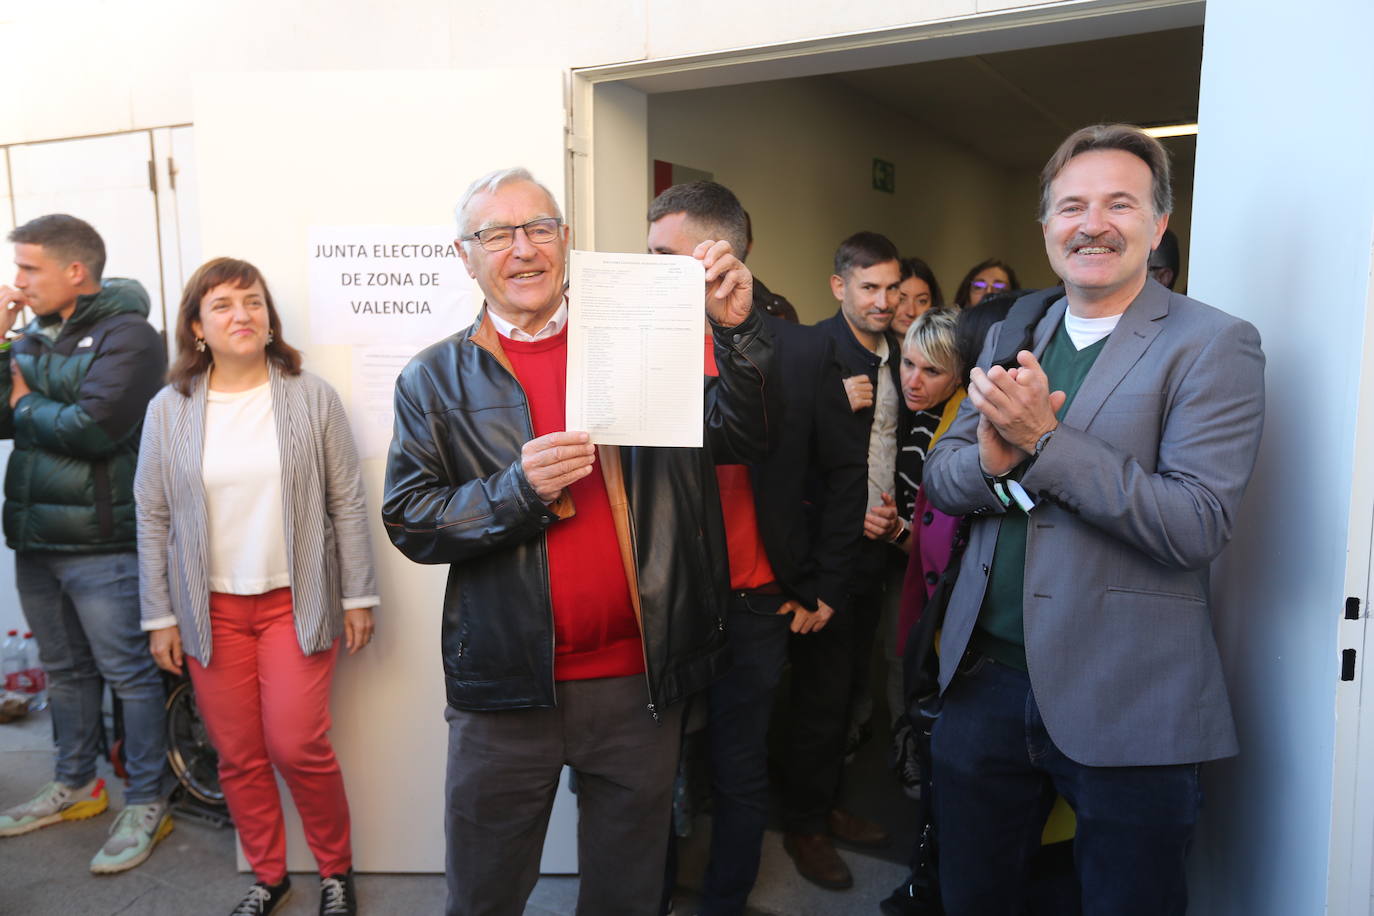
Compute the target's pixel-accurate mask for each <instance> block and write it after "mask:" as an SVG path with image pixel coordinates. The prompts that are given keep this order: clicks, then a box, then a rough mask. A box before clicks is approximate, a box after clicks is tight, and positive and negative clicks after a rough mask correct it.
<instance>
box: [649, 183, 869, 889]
mask: <svg viewBox="0 0 1374 916" xmlns="http://www.w3.org/2000/svg"><path fill="white" fill-rule="evenodd" d="M747 231H748V230H747V223H746V217H745V213H744V208H743V207H741V206H740V202H739V200H738V199H737V198H736V197H735V195H734V194H733V193H732V192H731V191H730V190H729V189H728V188H726V187H724V186H722V185H720V184H717V183H716V182H713V181H694V182H689V183H685V184H679V185H674V186H673V187H671V188H668V189H667V190H665V191H664V192H663V193H662V194H660V195H659V196H658V197H656V198H655V199H654V201H653V203H652V204H650V206H649V239H648V245H649V251H650V252H652V253H654V254H686V253H689V252H691V251H692V250H693V249H694V248H695V247H696V246H697V245H698V244H700V242H701V241H702V240H703V239H717V238H723V239H726V240H728V241H730V242H731V243H732V245H736V246H738V245H741V244H743V243H744V239H745V238H746V232H747ZM760 285H761V284H760V283H759V281H758V278H757V277H755V278H754V310H755V311H756V312H757V311H763V310H764V309H765V308H766V301H761V299H760V292H759V287H760ZM777 298H781V297H777ZM784 301H785V300H784ZM763 321H764V324H765V325H766V326H767V327H768V328H769V330H770V331H772V333H773V339H774V347H775V354H774V364H775V365H776V367H777V379H778V382H779V387H780V388H781V389H782V391H781V402H782V409H783V413H782V416H783V423H782V427H783V429H782V433H781V436H780V438H779V441H778V446H777V448H776V449H775V450H774V452H773V454H772V455H770V456H769V457H768V459H767V460H766V461H763V462H759V463H756V464H753V465H750V466H748V467H744V466H736V467H724V468H721V469H719V471H718V477H719V480H720V489H721V496H722V507H723V510H724V513H725V526H726V533H727V536H728V537H729V541H730V600H729V605H728V612H727V618H726V629H727V631H728V633H729V636H730V648H731V650H732V652H733V655H734V665H733V667H731V669H730V671H729V673H728V674H726V676H725V677H723V678H721V679H720V680H718V681H716V683H714V684H712V685H711V688H710V690H708V691H707V730H708V742H707V743H708V746H709V748H710V762H711V788H712V798H713V808H712V825H711V854H710V860H709V862H708V863H707V866H706V874H705V876H704V877H703V879H702V888H701V904H700V912H701V914H702V916H739V914H742V913H744V910H745V904H746V901H747V900H748V898H749V892H750V890H752V889H753V886H754V882H755V880H756V879H757V877H758V870H759V862H760V854H761V851H762V844H763V834H764V828H765V827H766V826H767V824H768V807H769V792H768V788H769V785H768V759H767V758H768V749H767V738H768V726H769V721H770V719H771V718H772V712H773V693H774V691H775V689H776V688H777V686H778V682H779V680H780V678H781V676H782V670H783V665H784V664H785V663H786V661H787V659H788V654H789V645H791V646H793V647H794V648H793V649H792V651H793V652H796V653H799V654H800V653H804V652H805V651H807V650H808V649H809V646H807V644H808V643H811V642H815V641H816V640H817V639H818V638H820V637H819V636H818V635H817V634H819V633H820V632H821V631H822V630H824V629H825V628H826V626H827V625H828V624H829V622H830V620H831V617H832V616H840V617H841V618H842V617H843V615H844V614H845V613H847V610H848V609H847V607H846V605H845V600H846V598H847V593H848V588H849V577H850V575H851V574H852V571H853V566H854V559H855V556H856V554H857V553H858V548H859V539H860V531H859V528H858V526H856V525H855V524H854V521H855V519H856V518H859V517H860V516H861V515H862V513H863V510H864V508H865V501H866V498H867V495H868V491H867V487H866V483H865V482H866V480H867V467H868V465H867V456H868V451H867V445H868V440H867V432H868V430H867V427H866V425H864V424H863V422H862V420H861V419H860V418H859V417H858V415H857V414H855V413H853V412H852V411H851V410H850V406H849V401H848V399H847V398H846V397H845V393H844V385H843V382H842V379H843V377H844V373H843V372H842V371H841V367H840V364H839V362H838V361H837V360H836V358H835V347H834V344H833V343H832V342H831V340H830V338H829V337H828V336H827V335H825V334H824V333H823V332H821V331H818V330H816V329H815V328H811V327H805V326H803V325H800V324H794V323H792V322H789V321H786V320H784V319H782V318H777V317H774V316H773V315H772V314H771V313H770V314H768V315H766V316H764V318H763ZM794 664H795V663H794ZM792 688H793V696H794V698H796V699H795V700H794V703H796V704H797V705H798V706H799V710H800V712H801V715H802V716H803V717H805V716H806V713H807V711H808V707H809V704H808V702H807V691H808V685H806V684H802V683H798V682H794V683H793V685H792ZM841 703H843V698H841ZM796 727H798V728H803V727H805V725H804V724H796ZM812 762H813V761H810V760H808V761H805V764H806V765H810V764H811V763H812Z"/></svg>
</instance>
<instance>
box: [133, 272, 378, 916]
mask: <svg viewBox="0 0 1374 916" xmlns="http://www.w3.org/2000/svg"><path fill="white" fill-rule="evenodd" d="M176 339H177V350H178V355H177V359H176V362H175V363H174V364H173V366H172V369H171V371H170V372H169V373H168V378H169V381H170V383H171V384H169V385H168V386H167V387H166V388H164V389H163V390H162V391H161V392H160V393H159V394H158V395H157V396H156V397H155V398H153V401H152V403H151V404H150V405H149V407H148V414H147V417H146V419H145V420H144V426H143V443H142V446H141V449H140V451H139V458H138V471H137V474H136V475H135V479H134V497H135V500H136V501H137V517H138V559H139V579H140V591H141V598H142V604H143V629H145V630H147V631H149V634H150V635H149V642H150V648H151V651H152V653H153V657H154V658H155V659H156V660H157V663H158V665H159V666H160V667H162V668H164V669H166V670H167V671H170V672H172V673H173V674H180V673H181V672H182V667H183V664H184V665H185V667H186V668H187V669H189V671H190V675H191V681H192V683H193V684H194V685H195V691H196V704H197V706H198V707H199V710H200V715H201V719H202V721H203V722H204V723H205V728H206V730H207V731H208V732H209V735H210V740H211V742H212V743H213V744H214V745H215V748H216V750H218V752H219V774H220V784H221V785H222V786H223V788H224V795H225V800H226V801H227V802H228V804H229V813H230V814H231V815H232V816H233V818H234V826H235V827H237V828H238V831H239V842H240V844H241V845H242V847H243V853H244V856H245V858H247V859H248V863H249V865H250V866H251V867H252V869H253V873H254V875H255V876H256V877H257V883H256V884H254V885H253V886H252V887H251V888H250V889H249V891H248V894H247V895H246V896H245V897H244V898H243V900H242V901H240V902H239V904H238V906H237V907H235V908H234V910H233V916H265V914H268V913H272V912H274V911H276V910H277V909H278V908H279V907H280V906H281V905H282V902H283V901H284V900H285V899H286V898H287V896H288V895H289V894H290V891H291V880H290V879H289V878H288V877H287V874H286V837H285V826H284V823H283V819H282V809H281V801H280V798H279V797H278V794H277V779H276V775H275V773H274V769H275V771H276V772H279V773H281V775H282V777H283V779H284V780H285V781H286V784H287V786H288V787H289V788H290V790H291V796H292V798H293V799H294V800H295V802H296V809H297V810H298V811H299V812H300V815H301V823H302V824H303V826H304V827H305V837H306V842H307V843H308V844H309V845H310V851H311V852H312V853H314V855H315V861H316V863H317V864H318V866H319V872H320V876H321V877H320V910H319V911H320V913H321V914H353V913H356V912H357V902H356V897H355V893H354V888H353V868H352V865H353V853H352V847H351V842H350V823H349V815H348V800H347V798H346V797H345V795H344V782H343V775H342V774H341V773H340V771H339V763H338V761H337V760H336V759H335V756H334V749H333V747H332V745H331V744H330V742H329V736H328V732H329V687H330V682H331V680H332V678H333V674H334V661H335V658H336V657H337V654H338V653H337V652H336V651H335V650H336V648H337V646H338V642H339V639H340V637H342V639H343V643H344V645H345V646H346V647H347V648H348V651H349V653H350V654H352V653H353V652H356V651H357V650H359V649H361V648H362V647H363V646H365V645H367V644H368V642H369V641H371V639H372V628H373V622H372V613H373V609H374V608H375V607H376V605H377V604H378V601H379V599H378V598H377V586H376V576H375V574H374V571H373V565H372V550H371V546H370V544H369V542H368V531H367V524H368V523H367V509H366V506H365V505H364V501H363V485H362V478H361V475H360V473H359V465H358V455H357V452H356V450H355V448H354V445H353V436H352V432H351V431H350V429H349V426H348V420H347V418H346V417H345V416H344V411H343V406H342V404H341V403H340V402H339V396H338V395H337V394H336V393H335V392H334V389H333V388H331V387H329V385H328V384H326V383H325V382H324V381H323V380H322V379H320V378H318V377H316V376H314V375H311V374H310V373H308V372H302V371H301V355H300V353H299V352H298V351H297V350H295V349H294V348H293V347H291V346H290V345H289V344H287V343H286V341H284V340H283V339H282V332H281V318H280V317H279V316H278V314H277V311H276V308H275V307H274V305H273V304H272V295H271V293H269V292H268V290H267V284H266V283H265V282H264V281H263V278H262V275H261V274H260V273H259V272H258V270H257V268H255V267H254V266H253V265H251V264H249V263H248V262H246V261H237V260H233V259H231V258H217V259H215V260H213V261H210V262H209V263H207V264H204V265H202V266H201V267H200V268H199V269H198V270H197V271H196V272H195V273H194V274H193V275H192V276H191V279H190V280H189V281H188V282H187V284H186V291H185V293H184V295H183V296H182V299H181V309H180V312H179V314H178V315H177V322H176Z"/></svg>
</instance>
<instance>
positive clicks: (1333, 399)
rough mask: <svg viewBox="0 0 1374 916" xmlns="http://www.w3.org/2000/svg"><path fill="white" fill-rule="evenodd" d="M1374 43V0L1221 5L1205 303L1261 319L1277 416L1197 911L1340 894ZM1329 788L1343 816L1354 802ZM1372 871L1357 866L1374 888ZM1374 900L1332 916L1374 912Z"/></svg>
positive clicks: (1247, 908)
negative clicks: (1337, 771)
mask: <svg viewBox="0 0 1374 916" xmlns="http://www.w3.org/2000/svg"><path fill="white" fill-rule="evenodd" d="M1371 34H1374V6H1371V5H1370V4H1369V3H1368V2H1367V0H1314V2H1312V3H1309V4H1307V5H1306V6H1305V7H1304V8H1303V12H1302V15H1257V14H1256V8H1255V5H1254V4H1252V3H1246V2H1243V0H1211V2H1209V3H1208V6H1207V23H1206V39H1205V41H1206V44H1205V53H1204V56H1203V66H1202V99H1201V114H1200V124H1201V130H1202V132H1201V135H1200V137H1199V142H1198V164H1197V172H1196V176H1197V192H1196V198H1195V201H1194V215H1193V225H1192V229H1193V232H1192V247H1193V252H1192V256H1193V259H1192V278H1191V291H1192V293H1193V295H1195V296H1197V297H1198V298H1200V299H1203V300H1204V301H1208V302H1211V303H1213V304H1215V305H1218V306H1220V307H1222V308H1225V309H1227V310H1229V311H1231V312H1234V313H1236V314H1238V315H1241V316H1243V317H1245V318H1248V319H1249V320H1251V321H1253V322H1254V323H1255V324H1256V325H1257V326H1258V327H1259V329H1260V333H1261V334H1262V336H1263V339H1264V349H1265V353H1266V355H1267V357H1268V368H1267V371H1266V388H1267V394H1268V413H1267V418H1266V425H1265V434H1264V442H1263V444H1262V446H1261V450H1260V456H1259V467H1258V470H1257V471H1256V474H1255V477H1254V479H1253V481H1252V482H1251V484H1250V489H1249V492H1248V494H1247V498H1246V501H1245V505H1244V506H1243V508H1242V510H1241V515H1240V524H1239V527H1238V529H1237V534H1236V539H1235V541H1234V543H1233V544H1232V546H1231V548H1230V549H1229V551H1228V553H1227V555H1226V556H1225V557H1224V562H1223V563H1222V564H1221V565H1220V567H1219V568H1218V570H1217V574H1216V575H1215V577H1214V590H1215V592H1216V593H1217V595H1218V596H1219V597H1220V604H1219V607H1218V610H1217V629H1218V631H1219V632H1218V635H1219V637H1220V642H1221V648H1222V654H1223V659H1224V661H1225V664H1226V668H1227V676H1228V683H1229V685H1230V688H1231V695H1232V698H1233V700H1234V703H1235V707H1236V713H1237V718H1238V725H1239V730H1240V740H1241V756H1240V757H1238V758H1236V759H1235V760H1232V761H1226V762H1224V763H1220V764H1216V765H1213V766H1211V767H1209V768H1207V770H1206V771H1205V772H1206V776H1207V778H1206V780H1205V785H1206V790H1207V793H1208V801H1207V805H1206V810H1205V814H1204V822H1203V830H1202V832H1201V834H1200V836H1199V842H1198V848H1197V855H1196V856H1195V861H1194V865H1195V866H1196V867H1195V875H1196V878H1197V880H1196V882H1195V886H1196V891H1197V898H1198V903H1197V906H1196V907H1195V911H1196V912H1199V913H1207V914H1237V916H1241V914H1243V916H1256V914H1272V916H1293V914H1319V913H1322V912H1324V906H1325V905H1326V904H1327V903H1328V901H1327V898H1326V886H1327V865H1328V845H1327V837H1328V831H1329V825H1330V823H1331V818H1332V804H1333V779H1332V774H1333V747H1334V746H1336V745H1338V744H1339V742H1340V740H1341V737H1340V733H1344V734H1346V735H1349V734H1351V733H1352V730H1353V727H1354V724H1355V723H1354V722H1353V721H1345V722H1342V723H1341V729H1340V733H1338V732H1337V729H1336V710H1337V704H1338V702H1341V703H1342V704H1343V705H1344V706H1345V708H1347V709H1351V708H1352V707H1353V705H1354V704H1351V703H1349V702H1347V700H1348V699H1349V698H1357V697H1358V694H1357V693H1353V692H1355V691H1358V690H1359V689H1360V683H1361V682H1360V681H1358V680H1357V681H1356V682H1355V683H1353V684H1344V685H1342V684H1340V682H1339V681H1338V680H1337V677H1338V669H1339V648H1341V647H1342V646H1343V645H1346V644H1348V643H1345V642H1344V641H1342V642H1341V643H1340V644H1338V639H1337V636H1338V625H1340V624H1339V621H1340V614H1341V606H1342V602H1343V599H1344V597H1345V595H1346V594H1360V593H1359V592H1347V591H1345V590H1344V588H1343V583H1344V582H1345V581H1346V579H1347V572H1348V570H1347V564H1349V576H1350V579H1351V580H1352V581H1362V580H1363V578H1364V576H1365V573H1366V572H1367V567H1368V563H1369V555H1368V551H1367V548H1366V549H1365V550H1364V551H1363V552H1362V553H1361V552H1358V551H1357V552H1353V553H1352V554H1351V555H1350V556H1349V557H1347V542H1348V537H1351V536H1354V539H1355V544H1357V545H1358V544H1359V543H1361V542H1363V543H1365V544H1366V545H1367V543H1368V528H1369V525H1370V508H1371V503H1370V498H1371V495H1370V488H1369V485H1368V484H1367V483H1365V481H1366V480H1367V479H1368V478H1369V476H1370V474H1369V472H1370V463H1369V460H1368V458H1369V455H1368V452H1367V451H1359V452H1357V450H1356V441H1357V435H1361V427H1364V428H1365V429H1368V427H1369V421H1370V416H1369V415H1370V405H1369V402H1368V397H1367V395H1368V393H1369V390H1370V380H1369V372H1370V356H1371V347H1370V345H1369V342H1368V331H1367V328H1366V303H1367V301H1368V296H1369V277H1370V250H1371V214H1374V170H1371V168H1370V165H1369V156H1370V152H1369V151H1370V149H1371V148H1374V119H1371V118H1370V117H1369V116H1368V114H1369V111H1370V104H1371V101H1370V100H1371V99H1372V98H1374V57H1371V55H1370V54H1369V49H1368V37H1369V36H1370V35H1371ZM1261 49H1266V50H1264V51H1261ZM1271 52H1274V53H1281V54H1282V55H1283V56H1284V60H1285V63H1284V65H1283V66H1275V65H1274V58H1273V55H1272V53H1271ZM1362 392H1363V393H1364V394H1365V395H1366V396H1365V397H1364V398H1361V397H1360V395H1361V393H1362ZM1363 435H1364V438H1365V439H1366V440H1367V438H1368V434H1367V433H1364V434H1363ZM1352 488H1353V489H1354V491H1355V493H1356V494H1358V495H1359V497H1360V498H1354V499H1353V498H1352ZM1361 597H1363V598H1366V599H1367V597H1368V595H1367V591H1366V592H1365V593H1364V594H1362V595H1361ZM1366 606H1367V601H1366ZM1358 626H1359V627H1362V626H1363V622H1361V623H1359V624H1358ZM1368 670H1370V669H1369V668H1368V666H1366V671H1368ZM1364 767H1365V769H1368V761H1364ZM1335 797H1336V798H1337V799H1338V800H1337V807H1338V808H1342V809H1347V810H1345V811H1343V812H1342V813H1345V814H1348V808H1349V806H1350V803H1351V799H1350V795H1349V793H1348V792H1338V793H1337V794H1336V796H1335ZM1370 830H1371V827H1370V822H1369V821H1368V820H1363V821H1362V822H1360V821H1357V822H1356V823H1354V824H1352V825H1350V831H1353V832H1350V831H1348V832H1347V833H1346V834H1345V835H1344V836H1340V835H1337V834H1333V835H1332V840H1331V842H1332V845H1333V847H1335V848H1338V849H1341V848H1344V849H1348V846H1349V844H1350V843H1351V842H1352V839H1355V838H1358V839H1359V841H1360V843H1359V845H1360V846H1362V847H1363V848H1365V849H1366V850H1367V849H1368V835H1369V833H1370ZM1334 864H1335V863H1334V862H1333V865H1334ZM1369 865H1370V862H1369V859H1368V858H1367V857H1366V858H1364V860H1363V861H1362V862H1361V861H1354V862H1353V863H1351V866H1352V867H1353V868H1354V869H1356V870H1358V871H1359V872H1361V873H1363V874H1364V876H1365V877H1364V881H1365V885H1366V887H1367V884H1368V871H1369ZM1367 893H1368V892H1367V890H1366V892H1365V897H1364V899H1363V900H1358V899H1357V900H1354V901H1352V902H1351V905H1350V906H1349V908H1346V907H1345V906H1343V905H1338V904H1339V903H1340V901H1337V900H1335V899H1333V900H1332V901H1330V903H1331V904H1332V909H1331V910H1329V912H1332V913H1338V914H1341V913H1350V914H1354V913H1367V912H1369V909H1368V906H1369V900H1368V896H1367Z"/></svg>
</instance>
